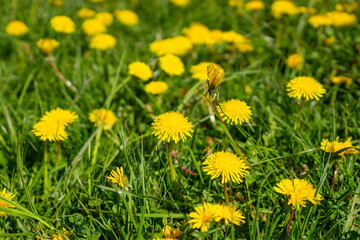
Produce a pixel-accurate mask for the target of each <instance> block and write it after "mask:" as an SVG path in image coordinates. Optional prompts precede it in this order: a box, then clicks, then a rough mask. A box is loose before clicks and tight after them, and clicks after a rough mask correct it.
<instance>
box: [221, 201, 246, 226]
mask: <svg viewBox="0 0 360 240" xmlns="http://www.w3.org/2000/svg"><path fill="white" fill-rule="evenodd" d="M215 206H216V214H215V218H214V220H215V221H216V222H219V221H221V220H222V219H224V222H225V224H229V223H234V224H235V225H238V226H239V225H241V224H243V223H245V217H244V216H243V214H242V212H241V211H240V210H239V209H237V207H236V206H226V205H223V204H216V205H215Z"/></svg>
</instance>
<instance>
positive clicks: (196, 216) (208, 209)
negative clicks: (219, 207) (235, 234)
mask: <svg viewBox="0 0 360 240" xmlns="http://www.w3.org/2000/svg"><path fill="white" fill-rule="evenodd" d="M194 209H195V212H191V213H189V217H191V218H192V219H190V220H189V221H188V222H189V223H194V225H193V226H192V228H197V229H200V230H201V232H207V231H208V229H209V227H210V224H211V222H212V221H213V220H214V217H215V214H216V208H215V207H214V205H212V204H210V203H206V202H204V204H203V206H198V207H195V208H194Z"/></svg>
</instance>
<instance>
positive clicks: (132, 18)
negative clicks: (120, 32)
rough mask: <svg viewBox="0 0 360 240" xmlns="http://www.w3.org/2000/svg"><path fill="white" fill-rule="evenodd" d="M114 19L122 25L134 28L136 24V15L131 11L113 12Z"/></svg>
mask: <svg viewBox="0 0 360 240" xmlns="http://www.w3.org/2000/svg"><path fill="white" fill-rule="evenodd" d="M114 14H115V17H116V18H117V19H118V20H119V21H120V22H121V23H122V24H124V25H127V26H134V25H136V24H138V22H139V17H138V15H137V14H136V13H135V12H133V11H131V10H115V12H114Z"/></svg>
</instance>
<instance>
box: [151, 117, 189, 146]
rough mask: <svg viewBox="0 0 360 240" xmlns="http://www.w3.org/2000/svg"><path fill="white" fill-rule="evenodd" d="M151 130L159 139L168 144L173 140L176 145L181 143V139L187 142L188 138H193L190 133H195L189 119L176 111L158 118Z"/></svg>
mask: <svg viewBox="0 0 360 240" xmlns="http://www.w3.org/2000/svg"><path fill="white" fill-rule="evenodd" d="M151 128H152V130H153V132H152V134H154V135H155V136H156V137H158V138H159V139H161V140H163V141H167V142H170V141H171V140H173V141H174V142H175V143H177V142H179V140H180V139H181V140H182V141H183V142H185V141H186V138H187V136H188V137H191V134H190V133H192V132H193V130H192V124H191V122H189V120H188V118H187V117H184V115H183V114H181V113H179V112H174V111H170V112H167V113H163V114H160V115H159V116H157V117H156V119H155V120H154V122H153V123H152V124H151Z"/></svg>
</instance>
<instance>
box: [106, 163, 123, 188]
mask: <svg viewBox="0 0 360 240" xmlns="http://www.w3.org/2000/svg"><path fill="white" fill-rule="evenodd" d="M106 178H107V179H109V181H111V182H113V183H117V184H119V186H120V187H124V186H125V185H124V184H125V183H126V177H125V176H124V170H123V168H122V167H121V168H118V167H117V168H116V171H115V170H112V171H111V173H110V175H109V176H108V177H106Z"/></svg>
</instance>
